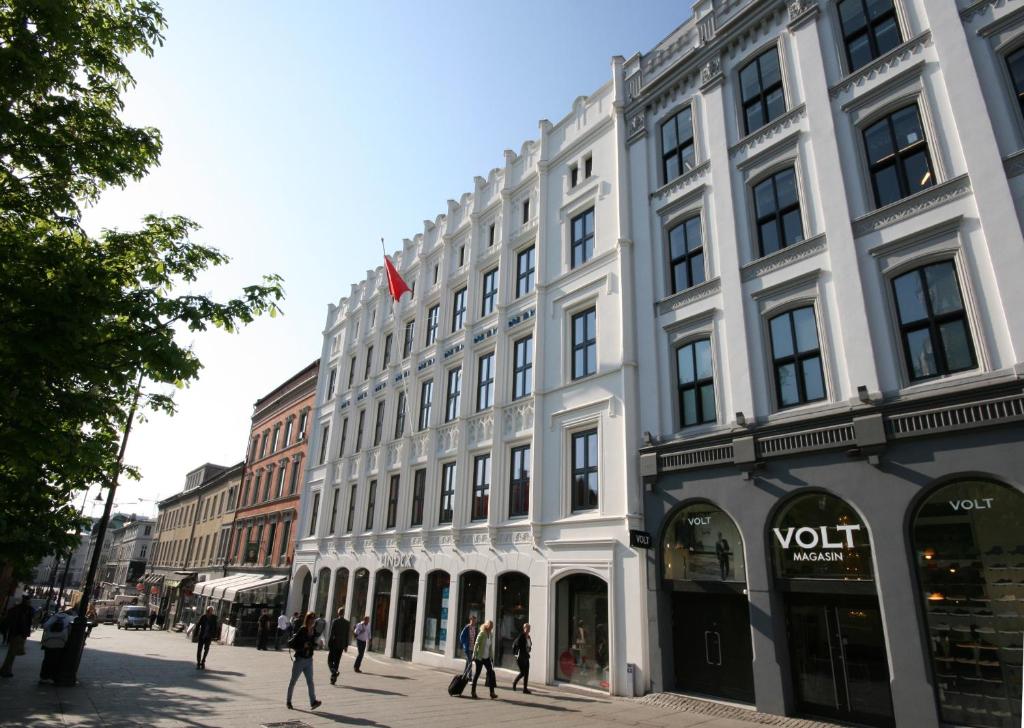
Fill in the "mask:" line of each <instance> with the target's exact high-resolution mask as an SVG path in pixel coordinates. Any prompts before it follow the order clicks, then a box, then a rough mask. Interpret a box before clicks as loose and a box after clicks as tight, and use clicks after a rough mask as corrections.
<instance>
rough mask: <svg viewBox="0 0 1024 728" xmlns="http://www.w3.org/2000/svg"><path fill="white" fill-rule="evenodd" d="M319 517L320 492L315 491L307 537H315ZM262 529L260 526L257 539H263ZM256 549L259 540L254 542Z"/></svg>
mask: <svg viewBox="0 0 1024 728" xmlns="http://www.w3.org/2000/svg"><path fill="white" fill-rule="evenodd" d="M319 517H320V491H317V492H316V493H314V494H313V508H312V509H311V511H310V515H309V533H308V534H307V535H308V536H309V537H313V536H315V535H316V522H317V519H318V518H319ZM262 528H263V526H262V525H261V526H260V529H261V533H260V536H259V537H258V538H259V539H262V538H263V535H262ZM256 547H257V548H259V540H257V541H256Z"/></svg>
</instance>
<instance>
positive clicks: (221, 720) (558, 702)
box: [0, 625, 825, 728]
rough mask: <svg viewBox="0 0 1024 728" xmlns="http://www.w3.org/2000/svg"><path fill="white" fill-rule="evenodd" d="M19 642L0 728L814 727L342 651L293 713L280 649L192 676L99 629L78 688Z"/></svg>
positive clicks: (229, 655) (158, 649)
mask: <svg viewBox="0 0 1024 728" xmlns="http://www.w3.org/2000/svg"><path fill="white" fill-rule="evenodd" d="M27 647H28V654H27V655H26V656H25V657H19V658H18V659H17V661H16V663H15V666H14V673H15V676H14V678H13V679H10V680H4V681H2V682H0V726H31V728H37V727H38V728H43V727H46V728H49V727H51V726H53V727H54V728H56V727H57V726H97V727H98V726H111V728H113V727H114V726H116V727H117V728H121V727H122V726H149V727H150V728H165V727H170V726H211V727H214V726H216V727H217V728H221V727H223V728H236V727H237V728H242V727H243V726H245V727H246V728H249V727H252V728H259V727H260V726H264V725H273V724H281V723H286V724H287V721H300V722H299V723H291V724H287V725H288V728H302V726H303V725H307V726H331V725H359V726H388V727H389V728H402V727H412V726H416V728H424V727H425V726H442V725H487V726H494V725H499V726H500V725H528V726H531V728H543V727H545V726H556V725H557V726H560V727H564V726H576V725H579V726H583V725H586V726H588V727H593V728H604V727H608V726H651V727H654V726H679V727H680V728H689V726H697V725H699V726H703V727H704V728H749V727H750V726H753V725H758V724H760V725H765V724H768V725H776V726H778V725H784V726H794V727H795V726H801V727H803V726H822V725H825V724H821V723H811V722H809V721H797V720H793V719H787V718H780V717H778V716H764V715H760V714H757V713H754V712H752V711H749V710H745V709H743V708H735V707H730V706H722V705H718V704H714V703H704V702H702V701H693V700H689V699H686V698H681V697H677V696H647V697H646V698H643V699H641V700H628V699H621V698H608V697H603V696H600V695H596V694H595V695H590V694H585V693H583V692H580V691H572V690H565V689H557V688H550V687H546V686H535V687H534V688H533V691H534V692H533V694H532V695H528V696H527V695H523V694H522V693H520V692H516V693H513V692H512V691H511V690H510V683H511V677H510V676H509V673H507V672H502V671H499V673H498V685H499V687H498V693H499V695H500V699H499V700H494V701H491V700H488V699H487V698H486V697H483V698H482V699H480V700H477V701H472V700H470V699H469V698H468V697H466V698H462V699H455V698H451V697H449V696H448V694H447V692H446V687H447V685H448V681H449V679H450V675H449V674H448V673H445V672H441V671H437V670H432V669H429V668H426V667H422V666H419V665H411V664H408V663H404V662H400V661H397V660H389V659H383V658H380V657H378V656H377V655H374V654H372V653H368V655H367V657H366V659H365V660H364V663H363V672H362V673H361V674H354V673H353V672H352V669H351V667H352V659H353V656H354V655H353V654H352V653H350V654H346V655H345V656H344V657H343V659H342V668H341V670H342V674H341V678H340V680H339V684H338V685H337V686H332V685H331V684H330V682H329V675H328V672H327V669H326V664H325V661H326V657H325V655H324V654H318V655H317V661H316V684H317V697H318V698H319V699H320V700H322V701H323V706H322V707H321V708H320V709H319V710H317V711H316V712H310V711H308V710H307V708H308V704H307V696H306V690H305V685H304V682H303V681H302V680H300V682H299V684H298V685H296V691H295V697H294V700H293V702H294V704H295V706H296V708H297V710H294V711H292V710H288V709H287V708H286V707H285V705H284V702H285V689H286V687H287V681H288V675H289V671H290V660H289V657H288V653H287V652H286V651H284V650H282V651H281V652H273V651H270V652H258V651H256V650H255V649H253V648H245V647H221V646H219V645H214V646H213V648H212V649H211V650H210V656H209V658H208V661H207V664H208V669H207V670H205V671H197V670H196V669H195V662H194V647H193V645H192V644H191V643H189V642H187V641H186V639H185V638H184V637H183V636H182V635H180V634H169V633H166V632H124V631H118V630H116V629H115V628H114V627H113V626H111V625H104V626H100V627H98V628H97V629H96V630H94V631H93V635H92V637H91V638H90V640H89V644H88V647H87V649H86V653H85V656H84V657H83V660H82V667H81V669H80V671H79V678H80V683H81V684H80V685H79V686H78V687H75V688H57V687H55V686H53V685H49V684H45V685H41V684H39V683H38V682H37V677H38V674H39V664H40V661H41V650H40V648H39V632H38V631H37V632H36V633H35V634H34V635H33V637H32V639H31V640H30V641H29V643H28V646H27ZM481 694H482V695H486V691H484V690H481ZM466 695H467V696H468V695H469V691H468V689H467V691H466Z"/></svg>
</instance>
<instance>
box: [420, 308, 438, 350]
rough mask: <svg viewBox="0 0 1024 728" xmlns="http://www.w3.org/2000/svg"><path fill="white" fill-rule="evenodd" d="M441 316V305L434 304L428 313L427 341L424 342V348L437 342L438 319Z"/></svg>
mask: <svg viewBox="0 0 1024 728" xmlns="http://www.w3.org/2000/svg"><path fill="white" fill-rule="evenodd" d="M440 315H441V305H440V304H434V305H433V306H431V307H430V310H429V311H427V339H426V341H424V342H423V345H424V346H430V345H431V344H433V343H434V342H435V341H437V319H438V316H440Z"/></svg>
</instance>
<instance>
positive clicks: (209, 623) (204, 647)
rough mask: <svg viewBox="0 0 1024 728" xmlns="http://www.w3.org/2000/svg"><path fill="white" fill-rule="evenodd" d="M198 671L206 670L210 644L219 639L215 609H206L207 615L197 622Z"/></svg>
mask: <svg viewBox="0 0 1024 728" xmlns="http://www.w3.org/2000/svg"><path fill="white" fill-rule="evenodd" d="M195 630H196V635H197V638H196V669H197V670H205V669H206V656H207V655H208V654H210V643H211V642H213V641H214V640H215V639H217V636H218V635H219V634H220V625H218V624H217V615H216V614H214V613H213V607H207V608H206V614H204V615H203V616H202V617H200V618H199V621H198V622H196V627H195Z"/></svg>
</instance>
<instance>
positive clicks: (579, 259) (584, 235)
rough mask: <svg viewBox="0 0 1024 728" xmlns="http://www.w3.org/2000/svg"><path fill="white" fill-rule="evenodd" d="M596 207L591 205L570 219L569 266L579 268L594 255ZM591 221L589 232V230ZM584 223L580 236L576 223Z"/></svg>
mask: <svg viewBox="0 0 1024 728" xmlns="http://www.w3.org/2000/svg"><path fill="white" fill-rule="evenodd" d="M594 220H595V217H594V208H593V207H590V208H588V209H586V210H584V211H583V212H581V213H580V214H579V215H575V216H574V217H573V218H572V219H571V220H569V240H570V242H569V267H570V268H578V267H579V266H581V265H583V264H584V263H586V262H587V261H589V260H590V259H591V258H593V257H594ZM588 221H589V232H588V231H587V230H588V227H587V225H588ZM577 222H581V223H582V228H583V229H582V230H581V235H580V237H576V223H577Z"/></svg>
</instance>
